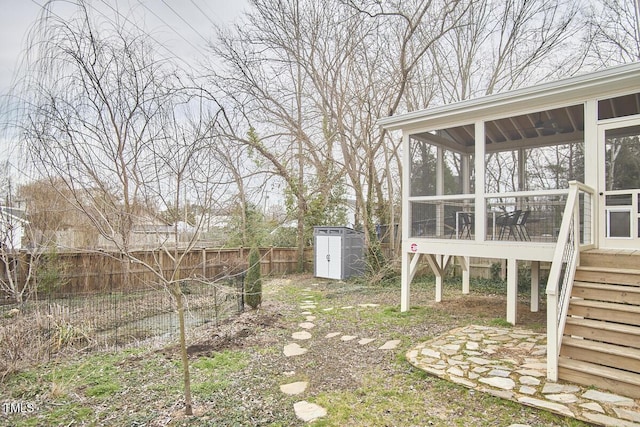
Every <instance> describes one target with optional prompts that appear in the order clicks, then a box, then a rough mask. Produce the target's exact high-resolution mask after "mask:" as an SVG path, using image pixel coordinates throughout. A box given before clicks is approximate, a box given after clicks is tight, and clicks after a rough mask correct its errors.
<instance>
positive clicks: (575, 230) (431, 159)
mask: <svg viewBox="0 0 640 427" xmlns="http://www.w3.org/2000/svg"><path fill="white" fill-rule="evenodd" d="M379 122H380V124H381V126H382V127H383V128H384V129H387V130H390V131H401V132H402V138H403V139H402V149H403V151H402V153H403V154H402V155H403V163H404V165H405V167H404V170H403V177H402V179H403V195H402V203H403V205H402V206H403V219H402V285H401V310H402V311H406V310H408V309H409V301H410V284H411V280H412V278H413V276H414V274H415V272H416V270H417V268H418V265H419V263H420V261H421V260H426V262H427V263H428V264H429V266H430V267H431V269H432V270H433V272H434V274H435V275H436V300H437V301H440V300H441V298H442V274H443V272H444V270H445V268H446V267H447V264H448V263H449V262H451V260H452V259H457V260H458V262H459V263H460V265H461V267H462V271H463V274H462V281H463V285H462V288H463V292H468V291H469V259H470V257H479V258H497V259H503V260H506V263H507V302H506V319H507V321H508V322H510V323H512V324H515V322H516V314H517V313H516V307H517V304H516V302H517V274H518V268H517V266H518V263H521V262H527V263H530V264H531V271H532V274H531V310H532V311H537V310H538V300H539V266H540V262H549V263H551V269H550V272H549V279H548V282H547V287H546V295H547V376H548V378H549V379H550V380H557V379H558V378H560V379H566V380H569V381H573V382H577V383H582V384H589V385H596V386H599V387H602V388H608V389H616V390H617V391H619V392H622V393H626V394H627V395H630V396H633V397H640V286H639V285H640V256H638V255H639V254H640V200H639V199H640V63H632V64H626V65H622V66H618V67H615V68H610V69H605V70H602V71H598V72H594V73H590V74H584V75H579V76H575V77H571V78H568V79H565V80H561V81H556V82H552V83H546V84H541V85H538V86H535V87H529V88H523V89H519V90H514V91H510V92H506V93H500V94H494V95H489V96H485V97H482V98H477V99H472V100H467V101H462V102H457V103H454V104H450V105H444V106H440V107H435V108H430V109H426V110H422V111H415V112H409V113H406V114H401V115H397V116H393V117H387V118H383V119H381V120H380V121H379ZM634 251H635V252H634Z"/></svg>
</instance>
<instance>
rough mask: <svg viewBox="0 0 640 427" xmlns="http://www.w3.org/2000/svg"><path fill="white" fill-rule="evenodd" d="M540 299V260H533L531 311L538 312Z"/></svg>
mask: <svg viewBox="0 0 640 427" xmlns="http://www.w3.org/2000/svg"><path fill="white" fill-rule="evenodd" d="M539 301H540V261H531V312H532V313H537V312H538V309H539Z"/></svg>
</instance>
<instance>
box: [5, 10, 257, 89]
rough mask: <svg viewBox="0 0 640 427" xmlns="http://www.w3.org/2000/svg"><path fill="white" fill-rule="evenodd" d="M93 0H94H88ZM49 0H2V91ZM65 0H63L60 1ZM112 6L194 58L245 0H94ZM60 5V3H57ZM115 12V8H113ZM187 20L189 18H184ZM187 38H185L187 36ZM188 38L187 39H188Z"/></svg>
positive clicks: (8, 84)
mask: <svg viewBox="0 0 640 427" xmlns="http://www.w3.org/2000/svg"><path fill="white" fill-rule="evenodd" d="M89 2H91V0H89ZM45 3H46V0H0V94H2V95H4V94H6V93H7V90H8V88H9V86H10V84H11V81H12V78H13V77H14V73H15V72H16V70H17V66H18V64H19V60H20V54H21V52H22V51H23V50H24V42H25V38H26V33H27V31H28V29H29V27H30V26H31V25H33V23H34V21H35V20H36V19H37V17H38V13H39V12H40V10H41V5H43V4H45ZM62 3H64V2H61V4H62ZM104 3H108V4H109V5H110V6H113V7H114V8H117V9H119V10H120V11H121V12H120V13H121V14H123V15H124V14H125V13H133V14H135V15H136V17H138V18H139V19H137V21H140V22H141V21H142V20H143V21H144V24H145V27H146V28H145V31H147V32H150V33H152V34H153V35H154V38H156V39H157V40H159V41H162V42H165V43H167V46H168V47H169V48H171V50H172V51H173V52H175V53H176V54H180V55H183V56H185V58H184V59H187V60H188V59H191V58H193V57H194V56H196V55H197V54H198V52H197V51H196V50H195V49H194V48H193V47H192V46H191V44H192V45H195V46H196V47H199V48H202V47H203V46H204V43H205V41H204V38H206V39H209V38H210V37H211V35H212V31H211V27H212V23H211V22H212V21H213V22H216V23H220V24H223V25H224V24H226V23H229V22H231V21H232V20H233V19H235V18H236V17H238V16H239V15H240V13H241V12H242V10H243V9H244V8H245V7H246V4H247V1H246V0H104V1H103V0H93V4H95V5H96V7H99V8H101V10H106V11H108V10H109V7H108V6H105V4H104ZM58 6H60V5H58ZM58 10H60V9H58ZM112 13H113V12H112ZM185 21H186V22H185ZM185 39H186V40H185ZM187 40H188V41H187Z"/></svg>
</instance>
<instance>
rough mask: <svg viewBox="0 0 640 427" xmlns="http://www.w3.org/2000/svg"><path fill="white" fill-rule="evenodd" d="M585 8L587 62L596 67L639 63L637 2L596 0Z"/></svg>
mask: <svg viewBox="0 0 640 427" xmlns="http://www.w3.org/2000/svg"><path fill="white" fill-rule="evenodd" d="M585 9H586V10H587V12H586V16H585V19H586V22H587V25H588V27H587V32H586V36H585V38H586V40H585V46H586V47H587V58H588V60H590V61H594V62H595V65H596V66H611V65H614V64H624V63H628V62H635V61H638V60H640V1H639V0H595V1H591V2H589V3H588V7H587V8H585Z"/></svg>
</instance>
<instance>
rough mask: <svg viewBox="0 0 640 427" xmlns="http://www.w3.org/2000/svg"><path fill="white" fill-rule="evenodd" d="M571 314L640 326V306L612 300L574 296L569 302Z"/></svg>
mask: <svg viewBox="0 0 640 427" xmlns="http://www.w3.org/2000/svg"><path fill="white" fill-rule="evenodd" d="M568 314H569V315H570V316H580V317H584V318H587V319H595V320H607V321H610V322H615V323H624V324H626V325H634V326H640V306H637V305H629V304H616V303H612V302H601V301H590V300H581V299H575V298H572V299H571V301H570V302H569V312H568Z"/></svg>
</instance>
